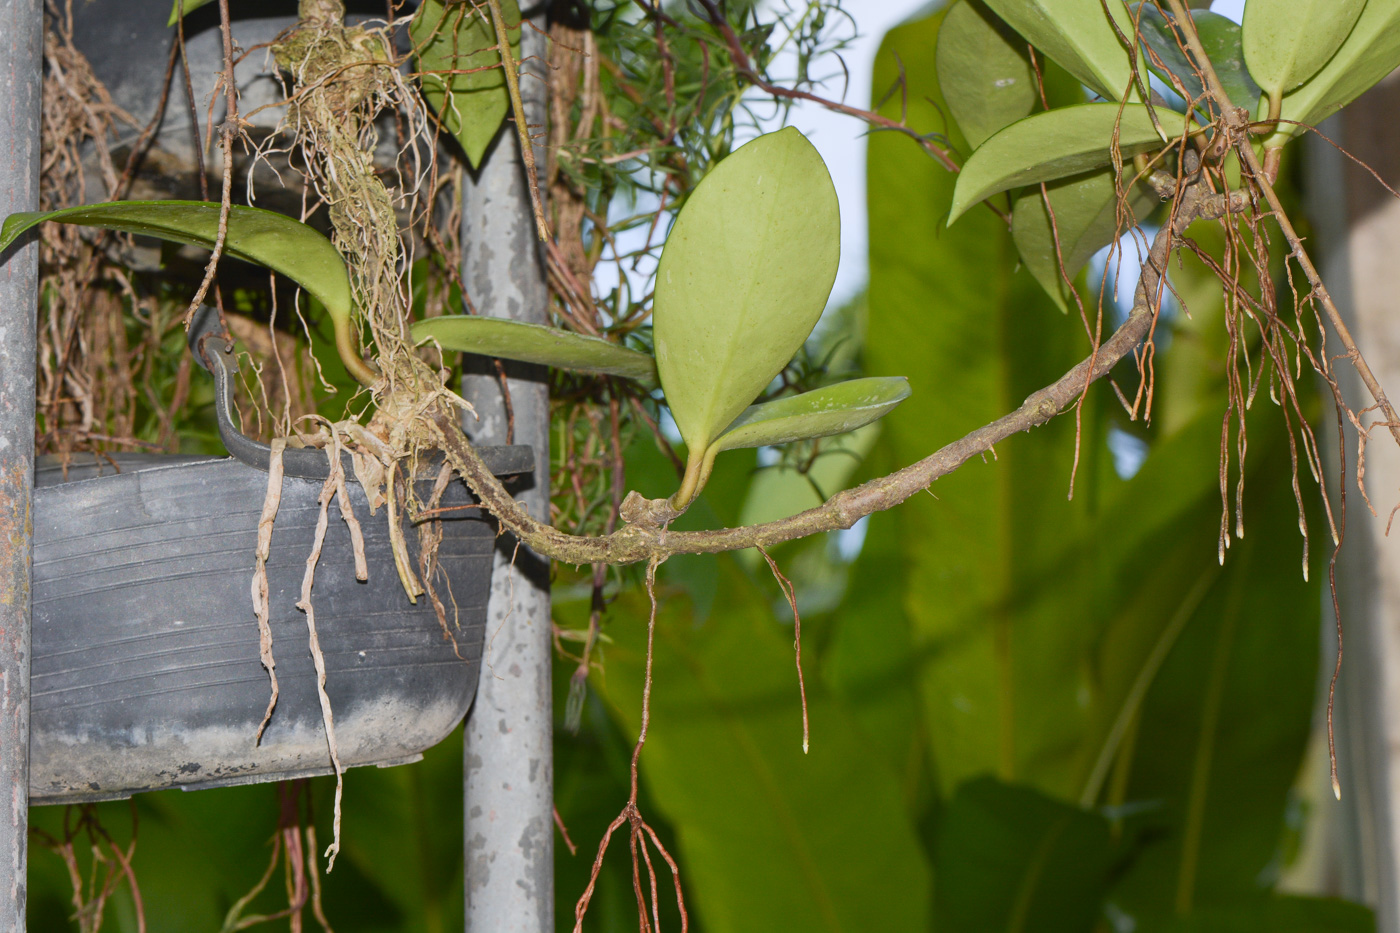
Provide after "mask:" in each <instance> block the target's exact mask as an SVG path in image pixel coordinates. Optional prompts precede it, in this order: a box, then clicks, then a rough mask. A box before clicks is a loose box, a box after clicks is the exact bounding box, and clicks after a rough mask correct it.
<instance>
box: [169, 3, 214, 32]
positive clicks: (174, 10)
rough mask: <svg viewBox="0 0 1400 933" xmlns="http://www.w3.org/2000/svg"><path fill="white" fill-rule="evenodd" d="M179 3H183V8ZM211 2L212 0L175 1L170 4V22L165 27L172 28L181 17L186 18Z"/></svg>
mask: <svg viewBox="0 0 1400 933" xmlns="http://www.w3.org/2000/svg"><path fill="white" fill-rule="evenodd" d="M181 2H183V3H184V6H183V7H181V6H180V4H181ZM213 2H214V0H175V2H174V3H172V4H170V21H169V22H167V23H166V24H165V25H167V26H174V25H175V24H176V23H178V22H179V21H180V17H181V15H184V16H188V15H189V14H190V13H191V12H193V11H195V10H197V9H199V8H200V7H202V6H204V5H205V4H207V3H213Z"/></svg>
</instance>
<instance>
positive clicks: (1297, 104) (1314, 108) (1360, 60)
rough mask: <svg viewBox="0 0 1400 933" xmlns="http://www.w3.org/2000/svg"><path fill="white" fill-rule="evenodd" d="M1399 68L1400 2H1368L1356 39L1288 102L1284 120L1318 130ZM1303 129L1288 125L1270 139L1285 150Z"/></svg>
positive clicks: (1353, 32) (1355, 30)
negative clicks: (1320, 125) (1292, 138)
mask: <svg viewBox="0 0 1400 933" xmlns="http://www.w3.org/2000/svg"><path fill="white" fill-rule="evenodd" d="M1396 67H1400V0H1367V3H1366V7H1365V9H1363V10H1362V11H1361V17H1360V18H1359V19H1358V20H1357V21H1356V25H1355V26H1354V27H1352V30H1351V34H1350V35H1349V36H1347V38H1346V41H1345V42H1343V43H1342V47H1341V48H1339V49H1338V50H1337V52H1336V54H1334V55H1333V56H1332V57H1331V59H1329V60H1328V62H1327V64H1325V65H1323V66H1322V70H1320V71H1319V72H1318V73H1317V74H1315V75H1313V76H1312V77H1311V78H1310V79H1308V80H1307V81H1306V82H1304V84H1303V85H1302V86H1301V87H1299V88H1298V89H1297V90H1294V91H1292V92H1290V93H1288V94H1286V95H1284V98H1283V111H1282V114H1281V116H1282V118H1283V119H1284V120H1296V121H1298V122H1299V123H1303V124H1307V125H1309V126H1316V125H1317V124H1318V123H1321V122H1322V121H1323V120H1324V119H1326V118H1327V117H1329V116H1331V115H1332V114H1333V113H1335V112H1336V111H1338V110H1340V109H1341V108H1342V107H1345V106H1346V105H1347V104H1349V103H1351V102H1352V101H1353V100H1355V99H1356V98H1357V97H1359V96H1360V95H1361V93H1362V92H1363V91H1365V90H1366V89H1367V88H1369V87H1371V86H1372V85H1374V84H1375V83H1376V82H1377V81H1379V80H1380V79H1381V78H1384V77H1385V76H1386V75H1388V74H1390V73H1391V72H1392V71H1394V70H1395V69H1396ZM1303 130H1304V127H1301V126H1294V125H1290V124H1287V123H1283V124H1280V125H1279V129H1278V133H1276V134H1274V135H1273V136H1271V137H1269V140H1268V145H1271V146H1279V145H1282V144H1283V143H1284V142H1285V141H1286V140H1287V137H1289V136H1294V135H1297V134H1298V133H1301V132H1303Z"/></svg>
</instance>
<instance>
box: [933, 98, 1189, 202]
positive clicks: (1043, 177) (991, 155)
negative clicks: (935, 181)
mask: <svg viewBox="0 0 1400 933" xmlns="http://www.w3.org/2000/svg"><path fill="white" fill-rule="evenodd" d="M1157 115H1158V119H1160V120H1164V121H1168V122H1167V123H1164V125H1163V129H1164V130H1168V131H1170V129H1171V125H1170V124H1171V122H1172V121H1174V120H1175V119H1176V118H1174V117H1173V116H1172V115H1171V112H1170V111H1167V110H1163V109H1161V108H1158V110H1157ZM1115 125H1116V126H1117V127H1118V146H1119V149H1120V151H1121V152H1122V154H1123V158H1125V159H1127V158H1130V157H1132V156H1134V155H1137V154H1138V153H1140V152H1147V151H1149V150H1152V149H1160V148H1161V147H1162V146H1163V142H1162V137H1161V136H1159V135H1158V134H1157V129H1156V127H1154V126H1153V125H1152V118H1151V116H1150V115H1149V114H1148V111H1147V108H1146V107H1144V106H1142V105H1140V104H1132V105H1129V106H1127V107H1124V108H1123V110H1122V123H1121V124H1119V108H1118V105H1117V104H1080V105H1079V106H1077V107H1061V108H1058V109H1056V110H1048V111H1045V112H1044V113H1037V114H1035V115H1034V116H1030V117H1026V118H1025V119H1024V120H1018V121H1016V122H1015V123H1013V124H1011V125H1010V126H1008V127H1007V128H1006V129H1004V130H1002V131H1001V132H1000V133H997V134H996V135H995V136H993V137H992V138H991V139H989V140H987V141H986V142H985V143H983V144H982V145H981V147H979V148H978V150H977V151H976V152H974V153H973V154H972V156H971V158H969V159H968V160H967V162H966V164H964V165H963V167H962V171H961V172H959V173H958V182H957V187H955V188H954V189H953V207H952V210H951V211H950V212H949V216H948V223H950V224H951V223H952V222H953V221H955V220H957V219H958V217H959V216H961V215H962V213H963V212H964V211H966V210H967V209H968V208H969V207H972V206H973V205H974V204H977V203H978V202H980V201H982V200H984V199H986V198H989V197H991V196H992V195H994V194H999V193H1000V192H1002V191H1006V190H1007V189H1009V188H1015V187H1018V186H1020V185H1033V184H1036V183H1038V182H1042V181H1054V180H1055V179H1057V178H1066V177H1068V176H1070V175H1078V174H1080V173H1082V172H1088V171H1092V170H1093V169H1096V168H1102V167H1103V166H1105V165H1108V164H1110V163H1111V162H1112V161H1113V151H1112V148H1111V147H1112V142H1113V133H1114V127H1115Z"/></svg>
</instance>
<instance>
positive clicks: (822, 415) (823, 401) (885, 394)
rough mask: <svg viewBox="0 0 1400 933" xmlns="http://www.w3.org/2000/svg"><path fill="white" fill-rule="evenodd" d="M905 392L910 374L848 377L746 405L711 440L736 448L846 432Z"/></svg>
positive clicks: (895, 402)
mask: <svg viewBox="0 0 1400 933" xmlns="http://www.w3.org/2000/svg"><path fill="white" fill-rule="evenodd" d="M908 397H909V380H908V379H905V378H904V377H903V376H872V377H870V378H867V379H850V380H847V381H846V382H838V383H835V384H834V385H829V386H825V387H823V388H820V389H813V390H812V391H810V392H803V393H802V394H800V395H789V396H787V397H786V398H780V399H774V400H773V401H771V402H764V403H763V404H761V405H750V406H749V407H748V408H746V409H745V410H744V412H743V413H742V414H741V415H739V417H737V418H735V419H734V422H733V423H732V424H730V425H729V427H728V428H727V429H725V432H724V433H723V434H721V435H720V436H719V437H718V438H717V439H716V440H715V442H714V443H713V444H711V445H710V446H711V448H712V449H714V450H715V451H721V450H735V449H737V448H740V447H766V446H769V445H773V444H787V443H790V442H792V441H800V440H805V439H807V438H811V437H827V436H828V435H831V434H845V433H846V432H847V431H854V430H855V429H856V428H861V427H864V426H865V425H867V424H870V423H871V422H872V421H876V420H878V419H880V418H882V417H884V415H885V414H887V413H888V412H890V411H891V410H893V408H894V407H895V406H896V405H898V404H899V403H900V402H902V401H904V400H905V399H906V398H908Z"/></svg>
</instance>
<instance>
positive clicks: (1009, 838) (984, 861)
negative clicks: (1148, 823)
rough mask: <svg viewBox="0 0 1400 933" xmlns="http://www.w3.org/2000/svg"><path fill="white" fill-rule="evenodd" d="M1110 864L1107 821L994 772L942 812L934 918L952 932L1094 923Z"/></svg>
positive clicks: (963, 789) (1079, 927) (965, 788)
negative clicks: (997, 777)
mask: <svg viewBox="0 0 1400 933" xmlns="http://www.w3.org/2000/svg"><path fill="white" fill-rule="evenodd" d="M1112 863H1113V842H1112V837H1111V835H1110V833H1109V828H1108V820H1106V819H1104V818H1103V817H1102V816H1100V815H1098V814H1097V813H1092V812H1089V811H1087V810H1081V809H1079V808H1077V807H1073V806H1070V805H1069V804H1067V803H1062V802H1061V801H1058V800H1055V799H1053V798H1051V797H1047V796H1045V795H1044V794H1041V793H1039V792H1037V791H1035V790H1033V789H1031V788H1029V787H1024V786H1017V785H1014V784H1004V783H1002V782H1000V781H997V780H994V779H993V778H990V777H979V778H974V779H972V780H971V781H968V782H966V783H965V784H963V785H961V786H960V787H959V788H958V790H957V793H956V794H954V795H953V799H952V800H951V801H949V802H948V806H947V809H946V810H944V811H943V813H942V814H941V816H940V820H939V829H938V843H937V853H936V857H935V862H934V877H936V878H937V879H938V897H937V899H936V900H935V902H934V906H935V909H936V911H937V926H938V929H939V930H941V931H946V933H983V931H986V930H1038V931H1054V933H1060V931H1064V933H1071V931H1083V930H1090V929H1092V928H1093V926H1094V920H1095V918H1096V917H1097V916H1098V915H1099V912H1100V911H1101V910H1102V907H1103V895H1104V892H1105V890H1106V889H1107V888H1108V881H1109V875H1110V869H1111V867H1112Z"/></svg>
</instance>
